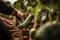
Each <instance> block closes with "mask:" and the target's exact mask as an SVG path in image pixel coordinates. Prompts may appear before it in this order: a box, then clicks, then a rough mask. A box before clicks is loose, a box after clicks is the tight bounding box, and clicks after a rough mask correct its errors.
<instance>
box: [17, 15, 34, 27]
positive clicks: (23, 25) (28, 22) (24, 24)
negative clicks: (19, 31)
mask: <svg viewBox="0 0 60 40" xmlns="http://www.w3.org/2000/svg"><path fill="white" fill-rule="evenodd" d="M32 19H33V15H32V14H29V15H28V17H27V18H26V20H25V21H24V22H23V23H21V24H20V25H18V28H22V27H26V26H27V25H29V24H30V23H31V21H32Z"/></svg>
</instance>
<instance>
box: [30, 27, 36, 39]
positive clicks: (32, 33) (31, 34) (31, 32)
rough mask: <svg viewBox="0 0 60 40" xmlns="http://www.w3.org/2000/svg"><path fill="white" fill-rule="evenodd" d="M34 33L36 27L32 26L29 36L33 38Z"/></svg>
mask: <svg viewBox="0 0 60 40" xmlns="http://www.w3.org/2000/svg"><path fill="white" fill-rule="evenodd" d="M35 33H36V29H34V28H32V29H31V30H30V36H31V37H32V38H34V35H35Z"/></svg>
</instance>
